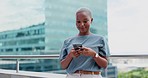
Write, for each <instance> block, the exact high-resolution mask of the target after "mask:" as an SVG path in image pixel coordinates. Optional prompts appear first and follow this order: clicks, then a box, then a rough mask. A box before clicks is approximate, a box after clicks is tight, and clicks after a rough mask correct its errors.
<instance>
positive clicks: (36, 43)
mask: <svg viewBox="0 0 148 78" xmlns="http://www.w3.org/2000/svg"><path fill="white" fill-rule="evenodd" d="M44 49H45V26H44V23H42V24H38V25H32V26H29V27H26V28H21V29H18V30H10V31H4V32H0V52H1V53H4V54H5V53H6V52H11V53H12V54H16V53H20V54H23V52H24V51H25V52H26V51H34V50H44ZM6 54H7V53H6Z"/></svg>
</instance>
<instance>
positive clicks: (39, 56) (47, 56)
mask: <svg viewBox="0 0 148 78" xmlns="http://www.w3.org/2000/svg"><path fill="white" fill-rule="evenodd" d="M58 57H59V54H52V55H0V58H3V59H28V58H32V59H34V58H36V59H56V58H58Z"/></svg>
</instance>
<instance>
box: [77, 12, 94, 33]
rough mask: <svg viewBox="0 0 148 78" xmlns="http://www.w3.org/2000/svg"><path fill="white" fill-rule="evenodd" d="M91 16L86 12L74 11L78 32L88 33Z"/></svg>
mask: <svg viewBox="0 0 148 78" xmlns="http://www.w3.org/2000/svg"><path fill="white" fill-rule="evenodd" d="M91 23H92V18H91V17H90V16H89V14H88V13H87V12H78V13H76V26H77V29H78V30H79V32H80V34H88V33H89V28H90V25H91Z"/></svg>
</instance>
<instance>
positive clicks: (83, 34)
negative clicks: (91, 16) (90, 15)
mask: <svg viewBox="0 0 148 78" xmlns="http://www.w3.org/2000/svg"><path fill="white" fill-rule="evenodd" d="M90 34H91V32H88V33H81V32H79V34H78V36H85V35H90Z"/></svg>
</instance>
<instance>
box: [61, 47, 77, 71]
mask: <svg viewBox="0 0 148 78" xmlns="http://www.w3.org/2000/svg"><path fill="white" fill-rule="evenodd" d="M79 55H80V54H79V53H78V52H76V51H75V50H74V49H72V50H71V51H70V53H69V54H68V55H67V56H66V58H65V59H63V60H62V61H61V67H62V68H63V69H66V68H67V67H68V66H69V64H70V62H71V61H72V59H73V58H75V57H78V56H79Z"/></svg>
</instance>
